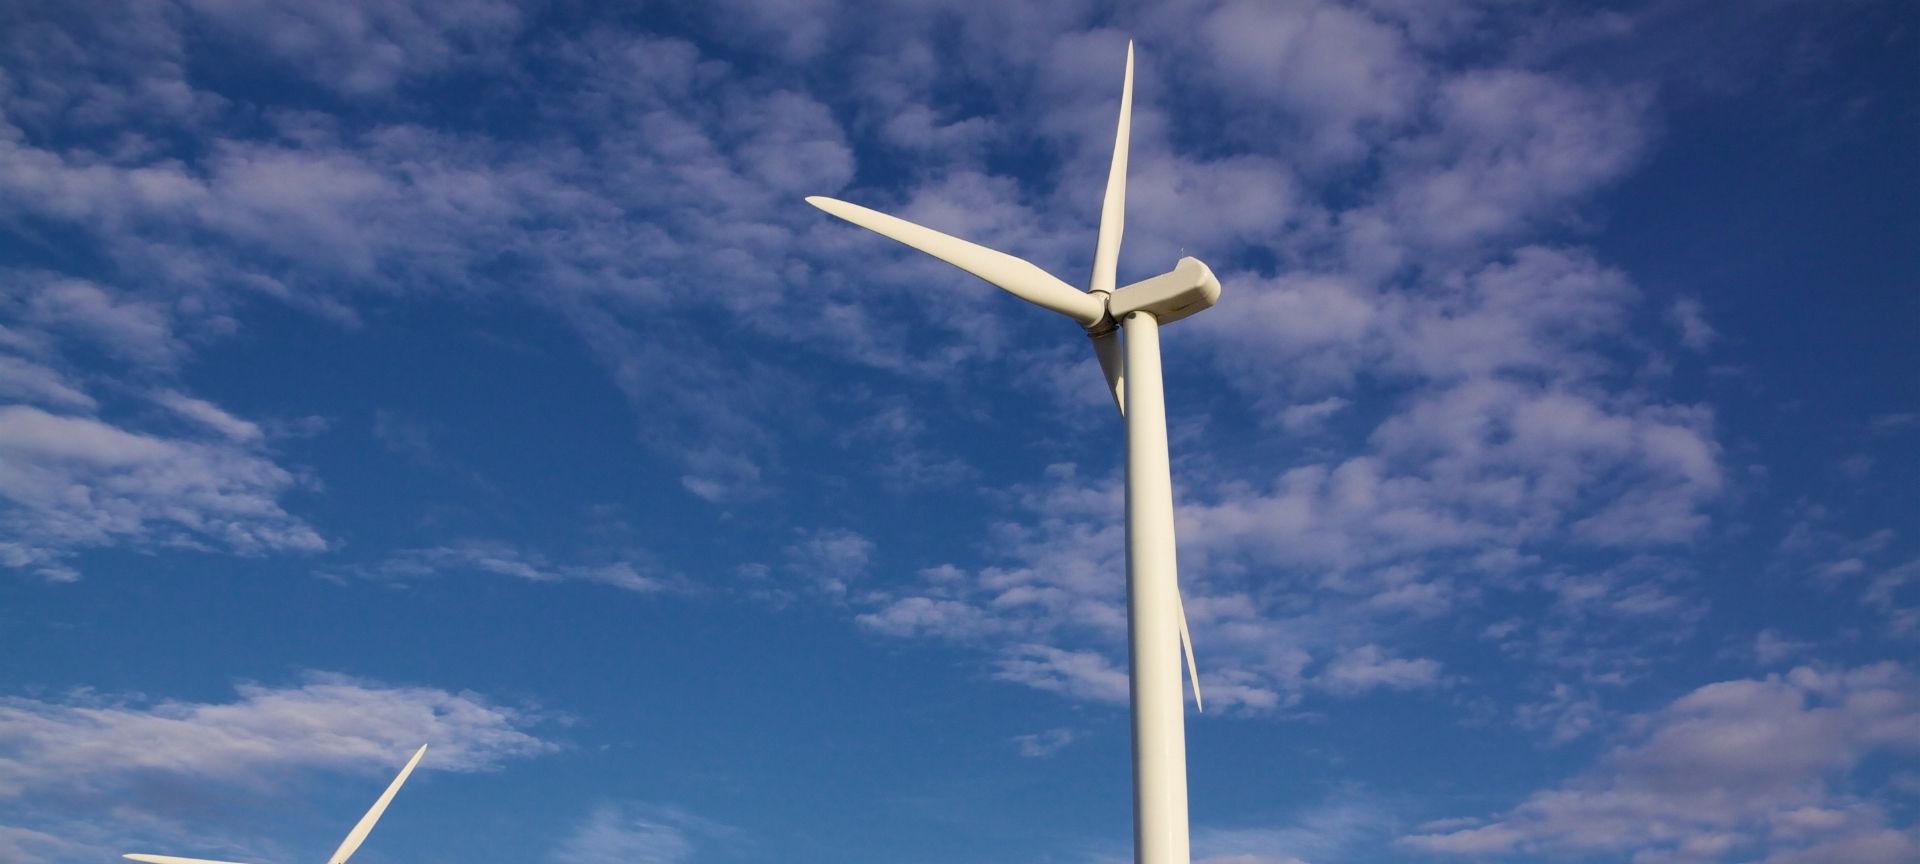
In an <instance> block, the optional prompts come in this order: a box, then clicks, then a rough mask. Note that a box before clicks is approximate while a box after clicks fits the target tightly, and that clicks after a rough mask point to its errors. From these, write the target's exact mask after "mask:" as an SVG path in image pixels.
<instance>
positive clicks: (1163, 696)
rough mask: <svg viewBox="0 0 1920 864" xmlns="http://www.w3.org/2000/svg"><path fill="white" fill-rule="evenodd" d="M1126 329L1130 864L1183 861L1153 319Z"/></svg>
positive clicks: (1182, 734) (1174, 624)
mask: <svg viewBox="0 0 1920 864" xmlns="http://www.w3.org/2000/svg"><path fill="white" fill-rule="evenodd" d="M1120 323H1121V326H1122V327H1124V328H1125V330H1126V357H1127V367H1126V405H1127V418H1126V422H1127V642H1128V646H1127V647H1128V650H1129V654H1130V657H1131V662H1132V664H1133V676H1132V678H1133V691H1132V700H1133V860H1134V862H1135V864H1189V861H1190V852H1189V849H1188V843H1187V743H1186V742H1187V729H1186V698H1185V695H1184V694H1183V693H1182V692H1181V689H1180V661H1181V654H1180V587H1179V583H1178V581H1177V580H1178V578H1179V577H1178V571H1177V569H1176V566H1177V565H1176V562H1175V558H1174V539H1173V476H1172V469H1171V467H1170V466H1169V465H1168V457H1167V405H1166V396H1165V391H1164V390H1163V389H1162V387H1161V384H1160V322H1159V321H1158V320H1157V319H1156V318H1154V316H1153V315H1152V314H1151V313H1148V312H1133V313H1131V314H1129V315H1127V316H1126V317H1125V318H1124V319H1123V320H1122V321H1121V322H1120Z"/></svg>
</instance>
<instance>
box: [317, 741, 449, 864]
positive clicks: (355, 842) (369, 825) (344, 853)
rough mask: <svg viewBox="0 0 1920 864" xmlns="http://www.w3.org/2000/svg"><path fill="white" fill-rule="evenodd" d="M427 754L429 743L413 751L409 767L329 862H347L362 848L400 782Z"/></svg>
mask: <svg viewBox="0 0 1920 864" xmlns="http://www.w3.org/2000/svg"><path fill="white" fill-rule="evenodd" d="M425 755H427V745H425V744H422V745H420V749H418V750H415V751H414V752H413V758H412V759H408V760H407V767H405V768H402V769H400V776H398V777H395V778H393V783H392V784H391V785H389V786H388V787H387V791H385V792H382V793H380V800H378V801H375V802H373V809H371V810H368V811H367V815H365V816H362V817H360V824H358V825H355V826H353V830H352V831H349V832H347V839H345V840H342V841H341V842H340V848H339V849H336V850H334V852H333V857H332V858H328V859H327V864H345V862H346V860H347V859H348V858H351V857H353V853H354V852H355V851H357V850H358V849H359V848H360V844H361V843H364V842H366V840H367V835H368V834H371V833H373V823H375V822H378V821H380V814H382V813H385V812H387V805H388V804H390V803H392V802H393V796H394V794H395V793H397V792H399V791H400V784H402V783H405V782H407V775H409V774H412V773H413V766H415V765H418V764H420V757H422V756H425Z"/></svg>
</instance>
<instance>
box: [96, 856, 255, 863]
mask: <svg viewBox="0 0 1920 864" xmlns="http://www.w3.org/2000/svg"><path fill="white" fill-rule="evenodd" d="M120 857H122V858H125V859H127V860H128V861H145V862H147V864H234V862H232V861H212V860H209V859H206V858H181V857H180V856H178V855H122V856H120Z"/></svg>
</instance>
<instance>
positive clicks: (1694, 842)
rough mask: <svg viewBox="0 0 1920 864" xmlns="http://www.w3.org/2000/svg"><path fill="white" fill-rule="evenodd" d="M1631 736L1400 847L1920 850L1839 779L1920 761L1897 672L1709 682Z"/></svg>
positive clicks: (1642, 721) (1912, 711)
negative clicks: (1888, 758)
mask: <svg viewBox="0 0 1920 864" xmlns="http://www.w3.org/2000/svg"><path fill="white" fill-rule="evenodd" d="M1630 728H1631V729H1633V730H1634V731H1633V733H1632V734H1631V737H1630V738H1629V740H1628V741H1627V742H1626V743H1623V744H1621V745H1620V746H1618V747H1616V748H1614V749H1613V750H1612V751H1611V752H1610V753H1608V754H1607V756H1606V757H1605V758H1604V759H1603V760H1602V762H1601V763H1600V764H1599V765H1597V766H1595V767H1594V768H1593V769H1591V770H1589V771H1588V772H1586V773H1585V774H1583V775H1582V776H1579V777H1576V778H1575V779H1573V780H1571V781H1569V782H1567V783H1565V784H1563V785H1561V786H1560V787H1558V788H1554V789H1548V790H1542V791H1539V792H1536V793H1534V794H1533V795H1532V796H1530V797H1529V798H1528V799H1527V800H1526V801H1524V802H1522V803H1521V804H1520V805H1518V806H1516V807H1514V808H1513V809H1512V810H1510V811H1508V812H1507V813H1505V814H1502V815H1501V816H1499V817H1497V818H1496V819H1495V820H1494V821H1492V822H1491V823H1489V824H1486V825H1481V826H1478V827H1473V828H1460V829H1455V830H1444V829H1443V830H1436V831H1433V832H1431V833H1423V834H1414V835H1410V836H1408V837H1405V838H1402V840H1401V842H1402V843H1403V844H1405V845H1407V846H1409V847H1412V848H1416V849H1421V850H1425V851H1430V852H1441V853H1454V854H1468V855H1480V856H1487V855H1502V854H1522V855H1528V856H1542V855H1544V856H1549V857H1562V856H1578V855H1594V854H1606V855H1616V856H1618V855H1633V856H1635V859H1634V860H1648V861H1653V860H1671V861H1697V862H1718V861H1726V860H1736V858H1737V860H1751V859H1752V858H1753V856H1755V855H1762V856H1766V857H1765V860H1767V861H1782V862H1784V861H1838V860H1884V861H1895V860H1901V856H1903V855H1911V852H1912V851H1913V850H1915V849H1920V844H1916V843H1915V841H1914V838H1913V837H1912V836H1910V835H1909V834H1908V833H1905V832H1901V831H1899V830H1897V829H1894V828H1891V827H1889V826H1888V825H1887V823H1886V818H1887V817H1886V815H1885V814H1884V813H1882V812H1880V811H1879V809H1878V808H1877V807H1875V806H1874V805H1873V803H1872V802H1870V801H1864V800H1861V799H1858V798H1855V797H1853V796H1852V795H1849V794H1848V793H1847V792H1845V791H1843V790H1844V785H1843V784H1840V783H1838V782H1837V781H1838V780H1839V779H1840V778H1841V777H1842V776H1843V774H1844V773H1845V772H1846V771H1847V770H1848V769H1850V768H1852V767H1853V766H1855V765H1858V764H1860V763H1861V762H1862V760H1865V759H1867V758H1869V757H1870V756H1874V755H1876V754H1882V753H1888V752H1891V753H1902V754H1912V753H1915V752H1920V679H1916V678H1915V677H1914V676H1913V674H1912V673H1911V672H1909V671H1907V670H1905V669H1902V668H1901V667H1899V666H1897V665H1894V664H1891V663H1887V664H1880V665H1875V666H1863V667H1859V668H1855V669H1845V670H1832V669H1818V668H1814V667H1805V666H1803V667H1799V668H1796V669H1794V670H1793V671H1792V672H1789V673H1787V674H1785V675H1770V676H1768V677H1766V678H1762V679H1747V680H1735V681H1724V682H1720V683H1717V684H1710V685H1707V686H1705V687H1701V688H1699V689H1697V690H1695V691H1693V692H1692V693H1689V694H1687V695H1685V696H1683V697H1681V698H1680V699H1678V700H1676V701H1674V702H1673V703H1672V704H1671V705H1668V706H1667V707H1665V708H1663V709H1661V710H1658V711H1655V712H1652V713H1649V714H1646V715H1642V716H1640V717H1638V718H1636V719H1635V721H1634V722H1633V723H1632V724H1630ZM1849 852H1852V853H1854V854H1859V855H1863V856H1867V857H1862V858H1857V859H1847V858H1846V857H1845V856H1846V854H1848V853H1849ZM1729 856H1734V857H1733V858H1730V857H1729Z"/></svg>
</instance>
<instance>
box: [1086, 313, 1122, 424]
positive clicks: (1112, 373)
mask: <svg viewBox="0 0 1920 864" xmlns="http://www.w3.org/2000/svg"><path fill="white" fill-rule="evenodd" d="M1093 356H1094V358H1095V359H1098V360H1099V361H1100V371H1101V372H1102V373H1104V374H1105V375H1106V376H1107V389H1108V390H1111V391H1113V407H1115V408H1118V409H1120V416H1122V417H1125V416H1126V415H1127V381H1126V370H1127V352H1126V350H1125V348H1124V347H1123V346H1122V345H1121V344H1120V330H1119V329H1118V328H1115V329H1113V330H1109V331H1107V332H1105V333H1102V334H1100V335H1098V336H1095V337H1093Z"/></svg>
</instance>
